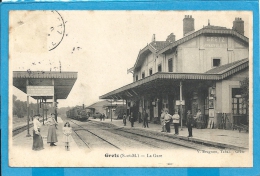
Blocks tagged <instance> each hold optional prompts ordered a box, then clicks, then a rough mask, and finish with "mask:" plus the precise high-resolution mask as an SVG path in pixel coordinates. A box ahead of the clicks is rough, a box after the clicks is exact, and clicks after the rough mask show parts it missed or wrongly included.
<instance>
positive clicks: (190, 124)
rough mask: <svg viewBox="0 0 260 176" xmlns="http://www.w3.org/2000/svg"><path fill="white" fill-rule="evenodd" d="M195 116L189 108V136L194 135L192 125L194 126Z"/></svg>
mask: <svg viewBox="0 0 260 176" xmlns="http://www.w3.org/2000/svg"><path fill="white" fill-rule="evenodd" d="M193 121H194V120H193V116H192V114H191V113H190V110H188V112H187V127H188V132H189V136H188V137H192V127H193V123H194V122H193Z"/></svg>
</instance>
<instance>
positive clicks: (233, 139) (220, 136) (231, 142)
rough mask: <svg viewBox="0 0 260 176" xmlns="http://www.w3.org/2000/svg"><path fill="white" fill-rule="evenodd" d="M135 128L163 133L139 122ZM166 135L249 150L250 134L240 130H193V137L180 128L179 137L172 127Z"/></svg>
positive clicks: (158, 127) (117, 124)
mask: <svg viewBox="0 0 260 176" xmlns="http://www.w3.org/2000/svg"><path fill="white" fill-rule="evenodd" d="M90 120H93V121H99V122H102V123H111V124H114V125H116V126H118V127H124V128H131V122H130V121H128V120H127V123H126V126H124V124H123V120H122V119H120V120H115V119H112V122H111V119H105V121H100V119H93V118H90ZM134 128H138V129H143V130H150V131H152V132H158V133H162V132H161V130H162V126H161V125H159V124H153V123H149V128H143V124H142V123H139V122H135V123H134ZM164 134H165V135H170V136H174V137H176V138H181V139H183V140H187V141H194V142H199V143H204V144H210V145H214V146H219V147H225V148H234V147H235V148H242V149H248V148H249V133H248V132H240V133H239V132H238V130H234V131H233V130H223V129H197V128H193V129H192V134H193V137H189V138H188V137H187V136H188V129H187V128H186V127H185V126H184V127H183V128H182V129H181V127H179V135H174V126H171V132H170V133H164Z"/></svg>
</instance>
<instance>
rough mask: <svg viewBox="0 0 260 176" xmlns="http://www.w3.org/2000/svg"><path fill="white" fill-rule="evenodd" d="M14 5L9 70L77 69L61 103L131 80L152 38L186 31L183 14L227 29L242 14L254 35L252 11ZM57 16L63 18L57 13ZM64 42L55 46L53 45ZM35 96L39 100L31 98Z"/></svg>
mask: <svg viewBox="0 0 260 176" xmlns="http://www.w3.org/2000/svg"><path fill="white" fill-rule="evenodd" d="M58 13H59V14H60V15H61V17H62V19H63V20H64V23H65V33H64V37H63V39H62V40H61V35H60V34H59V33H61V31H63V30H64V29H63V28H62V26H59V24H61V19H60V18H59V17H60V16H58V14H57V13H54V12H51V11H11V12H10V18H9V71H10V73H11V72H12V71H27V70H28V69H30V70H31V71H50V70H51V71H60V66H61V71H64V72H65V71H75V72H78V78H77V81H76V83H75V84H74V86H73V88H72V90H71V92H70V94H69V96H68V97H67V99H66V100H58V101H59V107H67V106H70V107H71V106H75V105H82V104H83V103H84V104H85V105H87V106H88V105H91V104H92V103H95V102H97V101H99V96H101V95H104V94H106V93H108V92H110V91H113V90H115V89H117V88H120V87H122V86H124V85H126V84H130V83H131V82H132V81H133V75H132V74H131V73H129V74H127V69H129V68H131V67H133V66H134V64H135V61H136V59H137V56H138V53H139V51H140V50H141V49H143V48H144V47H145V46H146V45H147V44H148V43H150V42H151V41H152V36H153V34H155V36H156V37H155V38H156V41H165V40H166V38H167V36H168V35H169V34H170V33H174V34H175V36H176V40H178V39H181V38H182V37H183V21H182V20H183V18H184V16H185V15H192V17H193V18H194V19H195V31H196V30H199V29H201V28H202V27H203V26H206V25H208V21H210V24H211V25H214V26H223V27H227V28H229V29H231V28H232V26H233V21H234V19H235V18H236V17H240V18H242V20H244V25H245V36H246V37H249V38H250V37H251V35H252V31H251V30H250V29H252V26H250V25H252V15H251V12H242V11H240V12H238V11H58ZM58 18H59V19H58ZM59 41H61V42H60V44H59V45H58V46H57V47H56V48H55V49H53V50H51V51H49V50H50V49H51V48H52V47H54V46H56V44H57V43H59ZM9 85H10V88H9V90H10V94H14V95H16V96H17V97H18V99H20V100H22V101H26V94H25V93H23V92H22V91H20V90H19V89H17V88H15V87H14V86H12V79H11V77H10V78H9ZM30 101H31V102H35V100H33V99H32V98H30Z"/></svg>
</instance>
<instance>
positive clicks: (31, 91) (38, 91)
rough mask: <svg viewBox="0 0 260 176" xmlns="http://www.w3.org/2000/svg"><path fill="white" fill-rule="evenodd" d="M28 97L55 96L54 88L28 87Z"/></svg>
mask: <svg viewBox="0 0 260 176" xmlns="http://www.w3.org/2000/svg"><path fill="white" fill-rule="evenodd" d="M26 92H27V95H28V96H54V86H27V91H26Z"/></svg>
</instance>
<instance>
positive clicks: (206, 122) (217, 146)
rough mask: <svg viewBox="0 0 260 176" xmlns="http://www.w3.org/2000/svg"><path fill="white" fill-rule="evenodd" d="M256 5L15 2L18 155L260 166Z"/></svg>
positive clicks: (13, 147) (68, 161)
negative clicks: (258, 149) (27, 5)
mask: <svg viewBox="0 0 260 176" xmlns="http://www.w3.org/2000/svg"><path fill="white" fill-rule="evenodd" d="M252 41H253V13H252V12H251V11H173V10H172V11H124V10H120V11H112V10H107V11H95V10H93V11H88V10H78V11H72V10H71V11H69V10H58V11H57V10H46V11H45V10H35V11H29V10H11V11H9V90H8V91H9V95H8V96H9V123H8V125H9V137H8V139H9V144H8V146H9V148H8V152H9V160H8V162H9V166H10V167H252V166H253V147H252V146H253V134H252V131H253V106H252V102H253V101H252V97H253V91H252V90H253V86H252V85H253V79H252V74H253V55H252V51H253V42H252Z"/></svg>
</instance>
